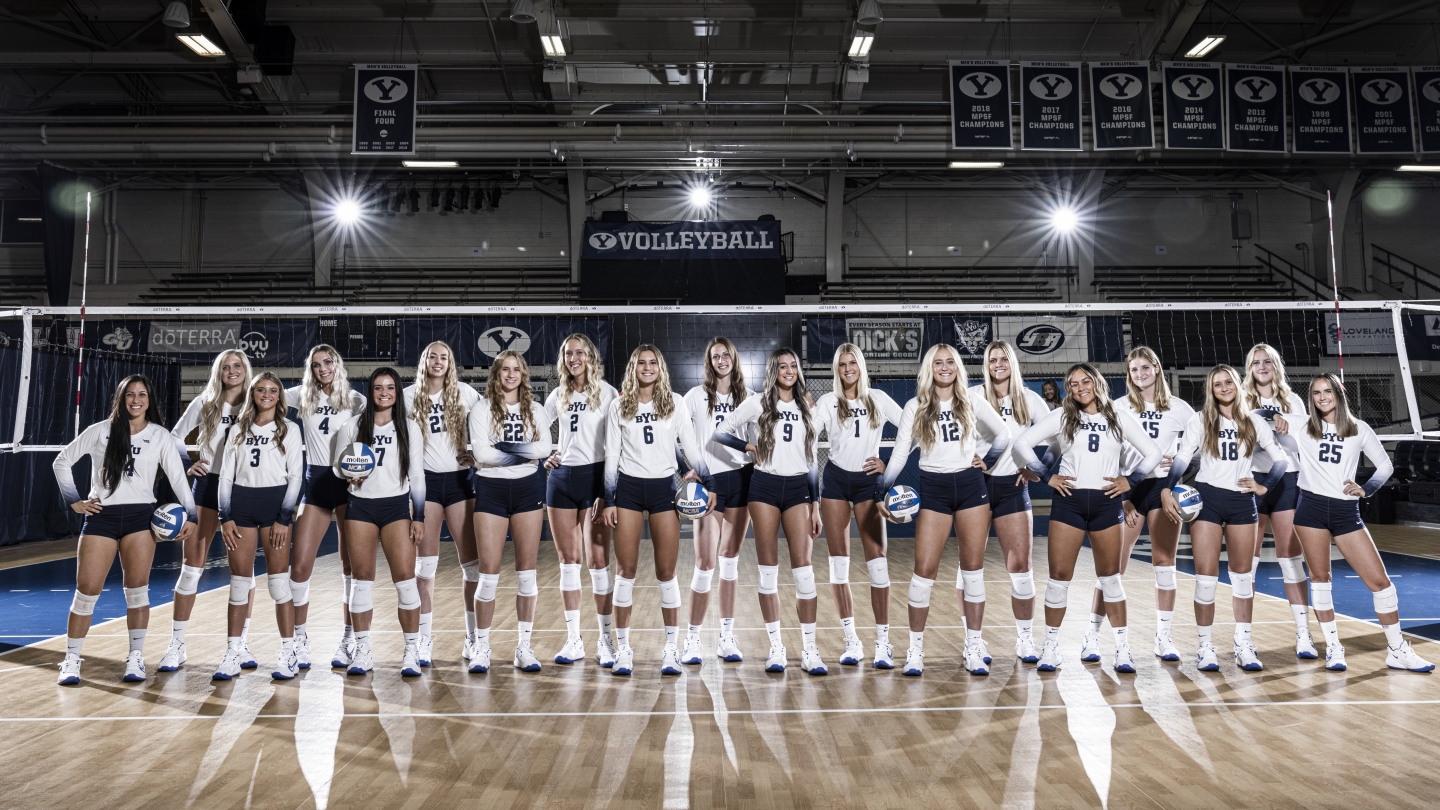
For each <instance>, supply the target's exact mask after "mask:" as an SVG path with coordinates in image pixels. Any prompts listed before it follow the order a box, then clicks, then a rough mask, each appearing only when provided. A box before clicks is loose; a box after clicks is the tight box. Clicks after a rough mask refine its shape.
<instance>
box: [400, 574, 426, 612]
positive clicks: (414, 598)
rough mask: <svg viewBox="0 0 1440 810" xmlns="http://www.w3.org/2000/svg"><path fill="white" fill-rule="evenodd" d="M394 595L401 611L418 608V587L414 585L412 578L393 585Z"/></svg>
mask: <svg viewBox="0 0 1440 810" xmlns="http://www.w3.org/2000/svg"><path fill="white" fill-rule="evenodd" d="M395 594H396V596H397V597H399V600H400V609H401V610H415V609H417V608H419V607H420V586H419V585H417V584H415V578H414V577H411V578H410V579H402V580H400V581H399V582H397V583H395Z"/></svg>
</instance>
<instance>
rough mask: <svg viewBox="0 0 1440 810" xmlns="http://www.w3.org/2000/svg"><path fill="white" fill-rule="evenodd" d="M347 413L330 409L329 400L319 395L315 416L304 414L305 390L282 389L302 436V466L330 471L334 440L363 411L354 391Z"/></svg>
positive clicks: (349, 392) (298, 386)
mask: <svg viewBox="0 0 1440 810" xmlns="http://www.w3.org/2000/svg"><path fill="white" fill-rule="evenodd" d="M347 393H348V395H349V397H348V398H349V402H350V409H349V410H344V411H337V410H335V409H334V408H332V407H330V398H329V397H327V396H325V395H324V392H323V391H322V392H321V396H320V401H319V402H318V403H316V405H315V412H314V413H312V414H310V415H308V416H307V415H306V414H305V409H304V405H305V388H304V386H300V385H297V386H294V387H293V388H286V389H285V405H286V406H287V407H290V408H294V409H295V419H297V420H299V422H300V426H301V427H302V428H303V429H304V433H305V463H306V464H309V465H311V466H315V467H329V466H330V456H331V451H332V450H333V449H335V437H336V435H338V434H339V433H340V429H341V428H342V427H344V426H345V425H347V424H349V423H351V422H354V421H355V417H357V416H359V415H360V412H361V411H363V410H365V397H364V396H363V395H362V394H361V393H360V392H359V391H356V390H354V389H351V390H350V391H348V392H347Z"/></svg>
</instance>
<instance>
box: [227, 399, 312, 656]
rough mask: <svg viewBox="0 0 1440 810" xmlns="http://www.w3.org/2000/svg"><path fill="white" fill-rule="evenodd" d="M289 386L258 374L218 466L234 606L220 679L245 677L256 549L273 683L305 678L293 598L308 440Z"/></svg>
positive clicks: (231, 607)
mask: <svg viewBox="0 0 1440 810" xmlns="http://www.w3.org/2000/svg"><path fill="white" fill-rule="evenodd" d="M284 398H285V387H284V386H283V385H282V384H281V383H280V378H279V377H276V376H275V375H274V374H272V373H270V372H268V371H262V372H260V374H258V375H256V377H255V379H254V380H253V381H252V382H251V383H250V392H249V394H248V395H247V396H246V397H245V404H244V406H243V407H242V408H241V410H240V415H239V417H238V418H237V420H236V422H235V425H234V427H233V429H232V430H231V431H230V436H229V438H228V439H226V444H227V445H228V447H227V448H226V451H225V455H224V458H225V460H224V461H223V462H222V463H221V467H220V494H219V497H218V499H217V501H218V504H219V507H220V508H219V512H220V525H221V533H220V536H221V538H222V539H223V540H224V541H225V548H226V550H227V551H228V552H229V557H230V606H229V610H228V615H227V627H228V630H229V632H228V638H227V639H226V644H225V655H224V656H223V657H222V658H221V659H220V666H219V667H218V668H217V669H216V670H215V679H216V680H222V681H228V680H230V679H231V678H234V677H235V676H237V675H239V674H240V663H241V656H242V653H241V650H242V648H243V646H244V643H245V642H244V640H243V639H242V638H241V636H240V633H241V630H242V629H243V628H244V626H245V614H246V607H247V605H248V604H249V600H250V594H251V591H252V589H253V588H254V585H253V583H254V582H255V547H256V545H257V544H259V545H260V546H261V547H262V548H263V549H264V551H265V585H266V587H267V588H268V590H269V591H270V598H271V599H274V600H275V622H276V624H277V625H278V626H279V630H280V655H279V659H278V660H277V662H276V664H275V669H274V670H273V675H274V677H276V678H278V679H280V680H289V679H291V678H293V677H295V675H296V674H297V673H298V672H299V671H300V666H299V662H298V661H297V660H296V658H295V605H294V604H293V599H294V595H293V594H292V593H291V591H290V571H289V568H290V518H291V517H292V516H293V515H294V513H295V502H296V501H297V500H299V498H300V487H301V485H302V484H304V482H305V458H304V452H305V440H304V438H303V437H302V436H301V435H300V433H301V432H300V430H298V429H296V428H292V426H291V425H289V424H288V421H287V420H286V418H285V404H284Z"/></svg>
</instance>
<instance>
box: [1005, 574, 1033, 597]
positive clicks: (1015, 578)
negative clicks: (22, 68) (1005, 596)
mask: <svg viewBox="0 0 1440 810" xmlns="http://www.w3.org/2000/svg"><path fill="white" fill-rule="evenodd" d="M1010 596H1011V597H1012V598H1014V599H1019V600H1021V601H1024V600H1026V599H1034V598H1035V575H1034V574H1033V573H1031V572H1029V571H1026V572H1024V573H1022V574H1011V575H1010Z"/></svg>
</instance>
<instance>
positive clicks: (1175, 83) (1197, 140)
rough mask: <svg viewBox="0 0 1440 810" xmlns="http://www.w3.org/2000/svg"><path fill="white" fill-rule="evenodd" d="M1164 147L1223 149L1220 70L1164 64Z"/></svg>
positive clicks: (1174, 63)
mask: <svg viewBox="0 0 1440 810" xmlns="http://www.w3.org/2000/svg"><path fill="white" fill-rule="evenodd" d="M1161 75H1162V76H1163V77H1164V90H1165V147H1166V148H1167V149H1224V148H1225V133H1224V123H1225V106H1224V96H1223V95H1222V94H1221V92H1220V66H1219V65H1207V64H1196V63H1194V62H1166V63H1165V64H1164V66H1163V67H1162V74H1161Z"/></svg>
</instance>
